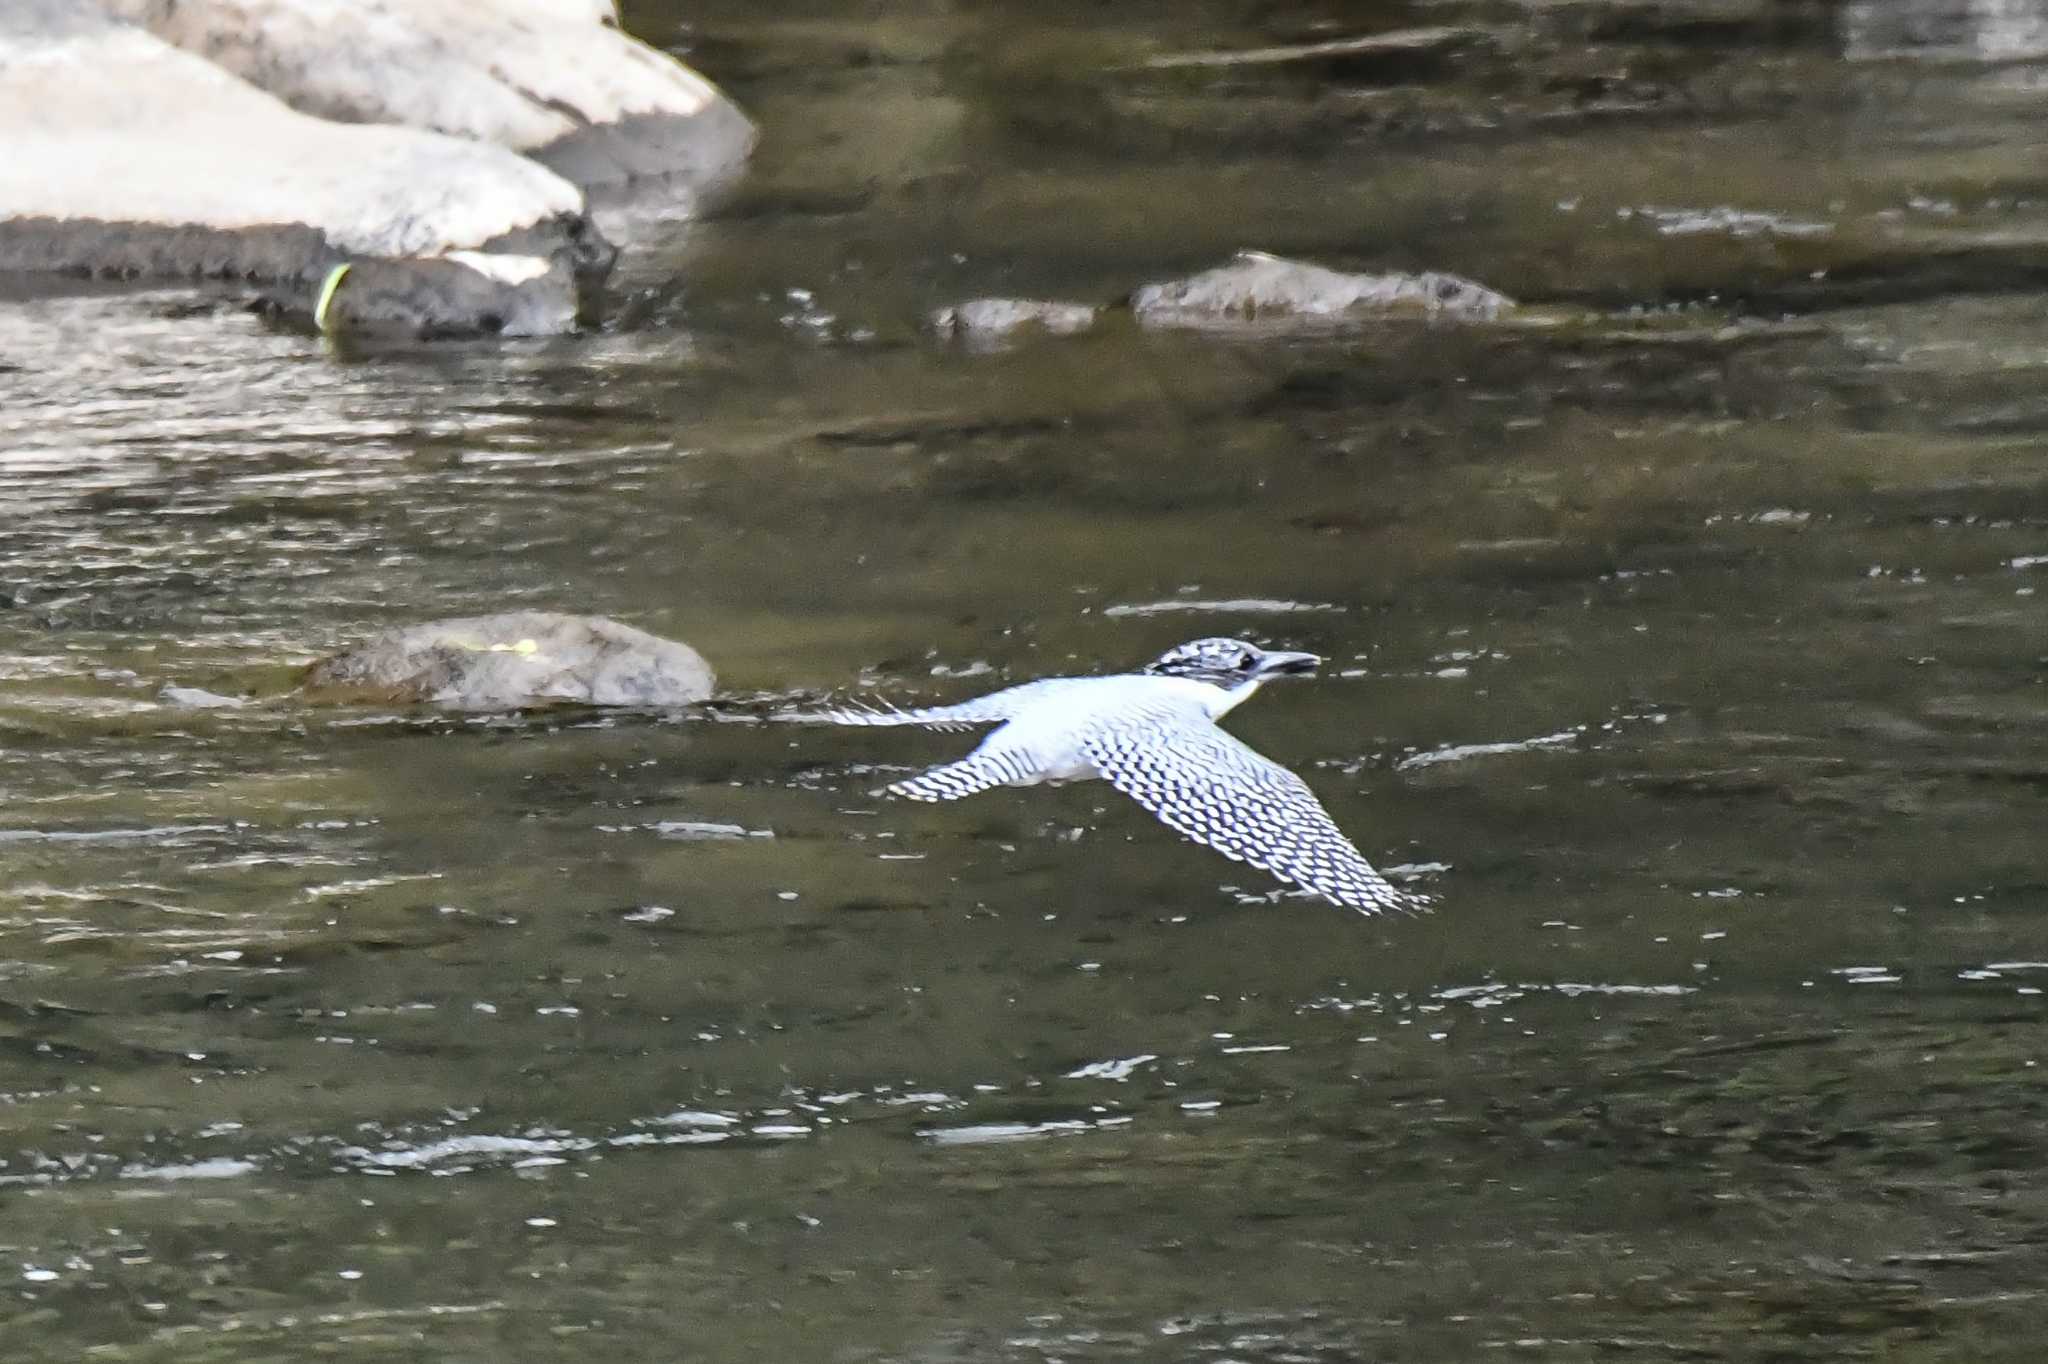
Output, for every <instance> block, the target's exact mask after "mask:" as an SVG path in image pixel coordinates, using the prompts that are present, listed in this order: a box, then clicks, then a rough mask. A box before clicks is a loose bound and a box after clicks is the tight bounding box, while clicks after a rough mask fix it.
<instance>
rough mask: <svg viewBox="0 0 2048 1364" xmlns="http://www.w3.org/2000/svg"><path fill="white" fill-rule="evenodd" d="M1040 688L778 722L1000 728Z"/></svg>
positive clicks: (860, 707) (1032, 685)
mask: <svg viewBox="0 0 2048 1364" xmlns="http://www.w3.org/2000/svg"><path fill="white" fill-rule="evenodd" d="M1055 680H1056V679H1055ZM1043 685H1044V683H1043V682H1042V681H1041V682H1026V683H1024V684H1023V685H1022V686H1017V687H1006V688H1004V689H1003V690H1002V691H992V692H990V693H989V694H988V695H987V696H977V697H975V698H974V699H973V700H972V701H962V702H961V703H960V704H959V705H957V706H915V707H912V708H909V709H905V708H903V707H900V706H889V705H879V704H877V705H869V704H859V703H857V704H854V705H847V706H833V707H829V708H827V709H825V710H814V711H805V712H802V713H792V714H788V715H783V716H780V717H778V718H780V719H784V720H802V721H809V722H811V723H813V724H827V725H922V726H923V727H924V728H926V729H952V730H959V729H979V728H980V727H981V726H983V725H994V724H1000V723H1002V722H1003V721H1004V720H1008V719H1010V718H1012V717H1013V716H1015V715H1016V713H1017V709H1018V707H1019V706H1020V705H1023V704H1026V703H1028V702H1029V701H1030V699H1031V693H1033V692H1034V691H1036V690H1038V689H1039V688H1040V687H1041V686H1043Z"/></svg>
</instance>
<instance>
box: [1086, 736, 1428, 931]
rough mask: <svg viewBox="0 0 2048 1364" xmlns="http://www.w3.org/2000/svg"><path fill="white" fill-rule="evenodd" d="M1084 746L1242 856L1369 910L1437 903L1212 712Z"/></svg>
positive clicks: (1189, 833)
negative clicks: (1370, 853) (1382, 864)
mask: <svg viewBox="0 0 2048 1364" xmlns="http://www.w3.org/2000/svg"><path fill="white" fill-rule="evenodd" d="M1081 747H1082V751H1083V752H1084V753H1086V754H1087V755H1088V757H1089V758H1090V760H1092V761H1093V762H1094V763H1095V765H1096V766H1097V767H1098V768H1099V769H1100V770H1101V772H1102V775H1103V776H1104V778H1106V779H1107V780H1108V781H1109V783H1110V784H1111V785H1112V786H1114V787H1116V789H1117V790H1119V791H1121V792H1123V793H1124V794H1125V795H1127V796H1129V797H1130V798H1131V799H1132V800H1135V801H1137V802H1138V804H1140V805H1142V806H1144V807H1145V808H1146V809H1147V810H1149V811H1151V812H1152V813H1153V815H1155V816H1156V817H1158V819H1159V820H1160V822H1161V823H1163V824H1165V825H1166V826H1167V827H1168V828H1170V829H1172V830H1173V831H1174V832H1176V833H1178V834H1182V835H1184V836H1185V837H1188V838H1191V839H1193V840H1194V841H1195V842H1197V843H1201V844H1205V845H1207V846H1208V847H1211V848H1214V849H1215V850H1216V851H1217V852H1220V853H1222V854H1223V855H1224V856H1225V857H1228V858H1231V859H1232V860H1233V861H1238V862H1245V863H1248V864H1250V865H1251V866H1254V867H1257V868H1259V869H1260V870H1262V871H1268V872H1271V873H1272V874H1273V875H1275V876H1277V877H1279V878H1280V879H1281V880H1283V881H1292V882H1293V883H1294V884H1296V885H1298V886H1301V887H1303V888H1304V889H1306V890H1311V891H1314V892H1315V893H1316V894H1317V895H1320V896H1322V897H1323V898H1324V899H1325V900H1329V901H1331V902H1333V903H1335V904H1340V905H1344V906H1347V907H1349V908H1351V909H1355V910H1358V911H1359V912H1360V913H1362V914H1378V913H1382V912H1384V911H1387V910H1397V909H1417V908H1420V907H1422V906H1423V905H1425V904H1427V903H1428V902H1427V901H1426V900H1425V899H1424V898H1423V897H1421V896H1418V895H1411V894H1409V893H1407V892H1405V891H1402V890H1398V889H1396V888H1395V887H1394V886H1393V884H1392V883H1390V882H1389V881H1388V880H1387V878H1386V877H1384V876H1381V875H1380V874H1379V873H1378V872H1377V871H1375V870H1373V866H1372V863H1370V862H1368V861H1366V860H1365V857H1364V855H1363V854H1361V853H1360V852H1359V851H1358V849H1357V848H1354V847H1353V846H1351V841H1350V840H1349V839H1347V838H1345V837H1344V835H1343V833H1341V832H1340V831H1339V830H1338V828H1337V824H1336V821H1334V820H1332V819H1331V818H1330V815H1329V812H1328V811H1326V810H1324V809H1323V807H1322V805H1321V803H1320V802H1318V801H1317V800H1316V798H1315V793H1314V792H1312V791H1310V790H1309V789H1308V783H1307V782H1305V781H1303V780H1302V779H1301V778H1300V777H1298V776H1296V775H1295V774H1294V773H1292V772H1290V771H1288V770H1287V769H1286V768H1284V767H1282V766H1281V765H1280V764H1278V763H1276V762H1274V761H1273V760H1272V759H1270V758H1267V757H1265V756H1263V755H1262V754H1260V753H1259V752H1257V751H1256V750H1254V749H1253V748H1251V747H1250V746H1248V745H1246V744H1244V743H1243V742H1241V741H1239V740H1238V739H1235V738H1233V737H1232V736H1231V735H1229V734H1226V733H1224V732H1223V731H1222V730H1220V729H1218V728H1217V727H1216V726H1215V725H1212V724H1210V723H1209V722H1208V721H1207V720H1205V719H1198V718H1195V717H1193V716H1187V717H1178V716H1175V717H1147V718H1144V719H1133V720H1131V721H1130V722H1128V723H1120V724H1111V725H1105V726H1102V727H1101V728H1099V729H1098V730H1097V731H1096V732H1095V733H1093V734H1091V735H1090V736H1088V737H1087V738H1086V739H1084V740H1083V741H1082V744H1081Z"/></svg>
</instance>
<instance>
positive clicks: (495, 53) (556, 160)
mask: <svg viewBox="0 0 2048 1364" xmlns="http://www.w3.org/2000/svg"><path fill="white" fill-rule="evenodd" d="M101 2H102V3H103V4H105V5H106V7H107V8H108V9H109V10H110V11H112V12H113V13H115V14H118V15H120V16H122V17H124V18H127V19H130V20H133V21H134V22H136V23H138V24H141V25H143V26H144V27H146V28H147V29H149V31H150V32H152V33H154V34H155V35H156V36H157V37H159V38H161V39H163V40H164V41H166V42H169V43H172V44H175V45H176V46H178V47H180V48H182V49H184V50H186V51H188V52H192V53H195V54H197V55H199V56H203V57H205V58H206V59H207V60H208V61H210V62H213V63H214V64H216V65H218V66H220V67H221V68H223V69H224V70H227V71H230V72H233V73H234V74H235V75H237V76H240V77H241V78H242V79H243V80H246V81H248V82H249V83H250V84H252V85H255V86H256V87H258V88H259V89H262V90H265V91H267V92H269V93H270V94H272V95H275V96H277V97H278V98H279V99H281V100H283V101H284V102H285V103H287V104H289V105H291V106H292V107H293V108H294V109H297V110H299V111H301V112H302V113H307V114H312V115H315V116H317V117H320V118H325V119H334V120H338V121H342V122H348V123H393V124H400V125H403V126H406V127H412V128H424V129H431V130H433V131H435V132H442V133H449V134H452V135H454V136H457V137H463V138H469V139H473V140H475V141H479V142H490V143H495V144H496V145H498V146H501V147H508V148H511V149H512V150H514V151H517V152H522V153H525V154H527V155H530V156H532V157H534V158H535V159H536V160H538V161H540V162H541V163H542V164H544V165H547V166H550V167H552V168H553V169H555V170H557V171H559V172H561V173H562V174H563V175H565V176H566V177H568V178H569V179H571V180H573V181H575V182H576V183H577V184H579V185H584V186H598V185H614V184H619V183H622V182H624V181H627V180H631V179H636V178H640V177H646V176H663V177H669V178H672V179H676V180H679V181H681V182H682V184H683V187H685V188H688V187H690V186H691V185H694V184H702V183H708V182H711V181H715V180H717V179H719V178H722V177H723V176H725V175H727V174H729V173H731V172H732V171H733V170H734V169H736V168H737V167H738V165H739V164H740V162H741V161H742V160H743V159H744V157H745V156H746V154H747V151H748V150H749V149H750V148H751V146H752V145H753V141H754V128H753V125H752V124H751V123H750V122H749V121H748V120H747V118H746V116H745V115H743V114H742V113H740V111H739V109H738V108H737V107H735V106H734V105H733V103H732V102H731V101H730V100H728V99H726V98H725V96H724V95H723V94H722V93H720V91H719V90H718V88H717V87H716V86H714V85H712V84H711V82H709V81H707V80H705V79H704V78H703V77H702V76H700V75H698V74H697V73H696V72H694V71H692V70H690V68H689V67H687V66H685V65H683V64H682V63H681V62H678V61H676V60H674V59H673V58H671V57H669V56H667V55H665V54H663V53H661V52H657V51H655V50H654V49H653V48H650V47H648V46H647V45H646V44H644V43H641V42H639V41H637V40H635V39H634V38H632V37H630V36H628V35H627V34H625V33H622V32H620V31H619V29H618V27H617V24H616V18H615V16H614V14H613V12H612V6H611V4H610V3H609V0H346V3H340V0H101Z"/></svg>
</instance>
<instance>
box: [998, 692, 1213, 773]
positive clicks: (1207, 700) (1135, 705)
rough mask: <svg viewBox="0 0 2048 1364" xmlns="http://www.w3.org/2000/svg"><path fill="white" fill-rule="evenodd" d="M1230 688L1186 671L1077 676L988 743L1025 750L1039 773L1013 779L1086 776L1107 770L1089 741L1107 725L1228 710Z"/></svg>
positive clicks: (1033, 704) (1005, 749)
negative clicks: (1086, 743) (1100, 767)
mask: <svg viewBox="0 0 2048 1364" xmlns="http://www.w3.org/2000/svg"><path fill="white" fill-rule="evenodd" d="M1231 704H1232V702H1231V699H1230V697H1229V694H1228V693H1227V692H1225V691H1223V690H1222V689H1221V688H1219V687H1212V686H1210V685H1209V684H1208V683H1206V682H1195V681H1191V680H1189V679H1187V678H1184V677H1145V676H1139V675H1136V674H1122V675H1119V676H1116V677H1077V678H1074V679H1072V680H1071V681H1070V682H1068V683H1067V685H1064V686H1059V687H1049V688H1047V689H1046V693H1045V695H1043V696H1040V697H1034V698H1033V700H1032V702H1031V704H1030V705H1029V706H1028V707H1026V708H1025V709H1023V710H1022V711H1020V712H1018V714H1017V715H1016V716H1015V717H1014V718H1012V719H1011V720H1010V722H1009V723H1008V724H1006V725H1004V726H1003V727H1002V728H1001V729H999V730H997V731H996V732H995V733H993V734H991V735H990V736H989V737H988V741H987V743H986V744H984V745H983V747H984V748H986V749H989V750H992V751H995V752H1005V753H1021V754H1023V755H1024V756H1025V759H1026V765H1027V767H1028V769H1029V770H1030V772H1031V773H1032V774H1033V775H1032V776H1031V777H1029V778H1028V779H1025V780H1019V781H1016V782H1013V783H1011V784H1012V785H1017V786H1031V785H1035V784H1037V783H1038V782H1042V781H1083V780H1087V779H1089V778H1092V777H1099V776H1101V775H1102V773H1101V772H1100V771H1098V770H1097V769H1096V766H1095V763H1094V761H1093V760H1092V759H1090V758H1089V757H1088V756H1087V754H1086V753H1085V752H1084V751H1083V743H1084V741H1086V740H1087V739H1089V738H1090V737H1092V736H1094V735H1097V734H1099V733H1101V732H1102V730H1103V729H1104V727H1106V726H1114V725H1117V724H1135V723H1141V722H1142V721H1143V720H1144V719H1145V718H1146V717H1147V715H1148V714H1149V715H1158V714H1171V713H1173V712H1176V711H1181V712H1188V713H1192V714H1195V715H1199V716H1202V717H1204V718H1207V717H1209V716H1213V715H1217V714H1220V713H1221V712H1222V711H1225V710H1228V709H1229V708H1230V705H1231Z"/></svg>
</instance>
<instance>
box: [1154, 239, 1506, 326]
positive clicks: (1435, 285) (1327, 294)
mask: <svg viewBox="0 0 2048 1364" xmlns="http://www.w3.org/2000/svg"><path fill="white" fill-rule="evenodd" d="M1514 307H1515V301H1514V300H1513V299H1511V298H1509V297H1508V296H1507V295H1505V294H1501V293H1496V292H1495V291H1494V290H1492V289H1489V288H1487V287H1486V286H1485V285H1483V284H1477V283H1474V282H1473V281H1472V280H1469V279H1465V278H1463V277H1461V276H1458V275H1445V274H1438V273H1436V272H1435V271H1425V272H1424V273H1422V274H1417V275H1406V274H1389V275H1352V274H1345V273H1344V272H1342V271H1339V270H1329V269H1325V268H1324V267H1322V266H1320V265H1310V264H1308V263H1307V262H1305V261H1294V260H1287V259H1285V258H1284V257H1281V256H1272V255H1268V254H1266V253H1265V252H1263V251H1240V252H1238V253H1237V255H1236V256H1234V257H1232V259H1231V261H1230V263H1229V264H1227V265H1222V266H1218V267H1217V268H1216V269H1214V270H1205V271H1203V272H1202V273H1201V274H1199V275H1191V276H1189V277H1188V278H1186V279H1179V280H1171V281H1168V282H1166V283H1163V284H1148V285H1146V286H1145V287H1144V288H1142V289H1139V290H1138V291H1137V292H1136V293H1134V294H1132V295H1131V311H1132V312H1134V313H1136V314H1137V316H1138V320H1139V321H1140V322H1143V323H1145V324H1146V325H1148V326H1159V327H1204V326H1228V325H1232V324H1236V323H1243V322H1260V323H1271V322H1282V323H1285V322H1290V321H1293V322H1328V321H1344V320H1348V319H1355V318H1370V317H1386V316H1402V315H1409V316H1418V317H1431V318H1449V319H1454V320H1458V321H1475V322H1490V321H1493V320H1494V319H1496V318H1498V317H1500V316H1502V315H1503V314H1505V313H1507V312H1509V311H1512V310H1513V308H1514Z"/></svg>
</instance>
